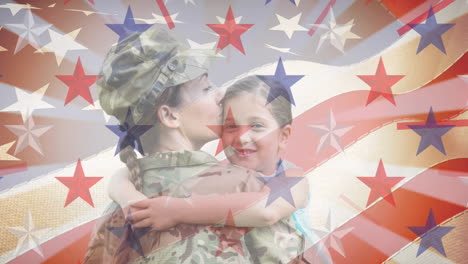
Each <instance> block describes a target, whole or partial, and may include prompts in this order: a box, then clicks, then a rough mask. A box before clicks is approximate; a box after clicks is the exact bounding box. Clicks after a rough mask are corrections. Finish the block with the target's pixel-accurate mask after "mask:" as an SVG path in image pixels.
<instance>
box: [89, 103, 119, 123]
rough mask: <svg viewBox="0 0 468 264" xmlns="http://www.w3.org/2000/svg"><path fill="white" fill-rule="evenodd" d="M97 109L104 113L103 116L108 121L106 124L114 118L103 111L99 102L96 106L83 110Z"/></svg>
mask: <svg viewBox="0 0 468 264" xmlns="http://www.w3.org/2000/svg"><path fill="white" fill-rule="evenodd" d="M96 109H98V110H101V111H102V114H103V115H104V119H105V120H106V123H109V120H110V119H111V118H112V117H113V116H110V115H108V114H107V113H106V112H105V111H104V110H102V107H101V104H100V102H99V100H97V101H95V102H94V105H88V106H86V107H85V108H83V110H96Z"/></svg>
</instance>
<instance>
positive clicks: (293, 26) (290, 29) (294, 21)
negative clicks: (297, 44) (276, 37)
mask: <svg viewBox="0 0 468 264" xmlns="http://www.w3.org/2000/svg"><path fill="white" fill-rule="evenodd" d="M301 15H302V13H299V14H298V15H297V16H295V17H292V18H289V19H288V18H285V17H282V16H280V15H278V14H277V15H276V17H277V18H278V21H279V24H278V25H276V26H274V27H272V28H270V30H279V31H283V32H284V33H285V34H286V36H288V38H289V39H291V38H292V35H293V34H294V32H295V31H307V28H305V27H303V26H301V25H299V20H301Z"/></svg>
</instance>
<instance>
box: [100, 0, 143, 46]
mask: <svg viewBox="0 0 468 264" xmlns="http://www.w3.org/2000/svg"><path fill="white" fill-rule="evenodd" d="M106 26H108V27H109V28H110V29H112V30H113V31H114V32H115V33H117V34H118V35H119V43H120V42H121V41H122V40H124V39H125V38H126V37H128V36H130V35H131V34H132V33H134V32H143V31H145V30H147V29H148V28H150V27H151V26H152V25H150V24H135V19H134V18H133V13H132V9H131V8H130V6H129V7H128V9H127V14H126V15H125V20H124V23H123V24H106Z"/></svg>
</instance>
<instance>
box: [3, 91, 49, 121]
mask: <svg viewBox="0 0 468 264" xmlns="http://www.w3.org/2000/svg"><path fill="white" fill-rule="evenodd" d="M48 87H49V84H46V85H44V86H43V87H42V88H40V89H39V90H37V91H35V92H33V93H28V92H26V91H24V90H22V89H19V88H17V87H15V91H16V103H13V104H11V105H9V106H7V107H6V108H4V109H2V110H1V111H4V112H13V111H19V112H21V116H22V117H23V121H26V119H27V117H28V116H29V115H30V114H31V113H32V111H34V110H35V109H47V108H54V106H52V105H50V104H48V103H46V102H45V101H43V100H42V98H43V97H44V94H45V92H46V91H47V88H48Z"/></svg>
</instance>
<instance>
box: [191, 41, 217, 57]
mask: <svg viewBox="0 0 468 264" xmlns="http://www.w3.org/2000/svg"><path fill="white" fill-rule="evenodd" d="M187 42H188V43H189V46H190V49H192V50H207V51H213V52H215V51H216V49H215V46H216V42H208V43H204V44H201V43H198V42H195V41H193V40H191V39H187ZM213 56H216V57H224V55H222V54H221V53H215V54H214V55H213Z"/></svg>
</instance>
